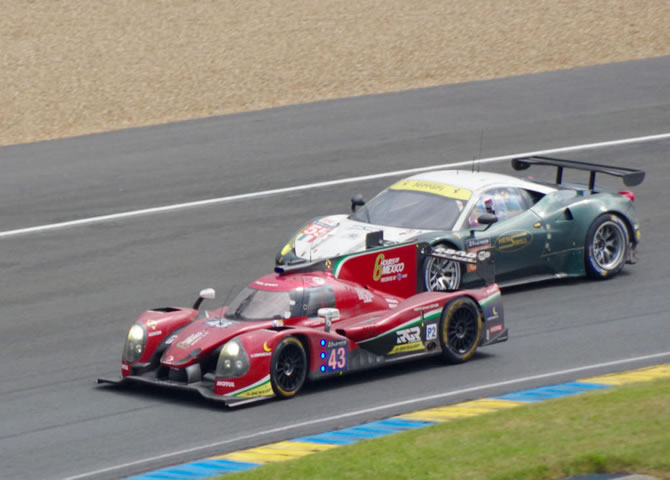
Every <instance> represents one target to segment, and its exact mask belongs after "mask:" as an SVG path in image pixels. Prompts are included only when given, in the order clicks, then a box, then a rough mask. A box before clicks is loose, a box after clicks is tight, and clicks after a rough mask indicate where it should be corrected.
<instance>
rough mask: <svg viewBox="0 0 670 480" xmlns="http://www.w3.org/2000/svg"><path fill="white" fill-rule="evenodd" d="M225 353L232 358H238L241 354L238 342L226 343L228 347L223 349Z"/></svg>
mask: <svg viewBox="0 0 670 480" xmlns="http://www.w3.org/2000/svg"><path fill="white" fill-rule="evenodd" d="M223 351H224V352H225V353H226V354H227V355H230V356H231V357H237V355H238V354H239V353H240V346H239V345H238V344H237V342H228V343H226V346H225V347H223Z"/></svg>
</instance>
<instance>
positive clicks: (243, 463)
mask: <svg viewBox="0 0 670 480" xmlns="http://www.w3.org/2000/svg"><path fill="white" fill-rule="evenodd" d="M659 378H670V363H668V364H662V365H657V366H653V367H646V368H641V369H637V370H629V371H625V372H619V373H610V374H606V375H600V376H596V377H589V378H583V379H580V380H577V381H575V382H567V383H561V384H557V385H548V386H543V387H538V388H532V389H528V390H520V391H518V392H512V393H507V394H505V395H500V396H497V397H491V398H482V399H479V400H470V401H467V402H462V403H457V404H454V405H446V406H442V407H435V408H429V409H425V410H417V411H415V412H411V413H407V414H403V415H398V416H396V417H391V418H388V419H386V420H381V421H377V422H370V423H364V424H362V425H358V426H355V427H349V428H345V429H342V430H335V431H331V432H325V433H320V434H317V435H312V436H308V437H300V438H295V439H293V440H287V441H282V442H277V443H271V444H269V445H263V446H260V447H254V448H249V449H247V450H241V451H238V452H231V453H227V454H225V455H219V456H216V457H211V458H208V459H205V460H199V461H197V462H190V463H186V464H183V465H178V466H175V467H169V468H164V469H161V470H156V471H154V472H150V473H146V474H143V475H137V476H133V477H128V478H129V479H132V480H158V479H167V480H169V479H193V480H201V479H207V478H212V477H217V476H221V475H225V474H226V473H230V472H240V471H244V470H249V469H251V468H255V467H257V466H260V465H264V464H268V463H274V462H283V461H286V460H293V459H295V458H300V457H304V456H305V455H310V454H312V453H316V452H322V451H325V450H330V449H333V448H337V447H338V446H340V445H349V444H352V443H356V442H359V441H360V440H366V439H372V438H377V437H381V436H385V435H391V434H393V433H397V432H402V431H406V430H411V429H415V428H423V427H426V426H429V425H434V424H436V423H442V422H448V421H449V420H454V419H459V418H465V417H474V416H479V415H484V414H487V413H494V412H497V411H499V410H505V409H510V408H515V407H518V406H521V405H528V404H531V403H536V402H543V401H545V400H550V399H554V398H562V397H566V396H569V395H578V394H580V393H584V392H590V391H595V390H600V389H605V388H612V387H614V386H618V385H625V384H630V383H639V382H649V381H653V380H656V379H659Z"/></svg>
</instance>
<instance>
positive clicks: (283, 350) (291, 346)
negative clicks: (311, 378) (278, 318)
mask: <svg viewBox="0 0 670 480" xmlns="http://www.w3.org/2000/svg"><path fill="white" fill-rule="evenodd" d="M306 378H307V354H306V353H305V347H303V345H302V343H300V340H298V339H297V338H296V337H285V338H283V339H282V340H281V341H280V342H279V343H278V344H277V346H276V347H275V349H274V353H273V354H272V363H271V365H270V380H271V382H272V390H274V392H275V395H277V396H278V397H280V398H291V397H293V396H295V394H296V393H298V391H299V390H300V388H301V387H302V386H303V384H304V383H305V379H306Z"/></svg>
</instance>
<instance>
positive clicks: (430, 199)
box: [349, 189, 465, 230]
mask: <svg viewBox="0 0 670 480" xmlns="http://www.w3.org/2000/svg"><path fill="white" fill-rule="evenodd" d="M464 206H465V202H464V201H463V200H457V199H454V198H448V197H445V196H443V195H434V194H432V193H426V192H416V191H411V190H391V189H389V190H384V191H383V192H382V193H380V194H379V195H377V196H376V197H375V198H373V199H372V200H370V201H369V202H368V203H366V204H365V205H364V206H363V207H361V208H359V209H358V210H357V211H356V212H355V213H354V214H353V215H351V216H350V217H349V218H351V219H352V220H357V221H359V222H365V223H372V224H374V225H385V226H389V227H402V228H416V229H420V230H451V229H452V228H453V226H454V224H455V223H456V220H457V219H458V216H459V215H460V213H461V211H462V210H463V207H464Z"/></svg>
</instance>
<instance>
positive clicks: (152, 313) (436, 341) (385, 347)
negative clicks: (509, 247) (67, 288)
mask: <svg viewBox="0 0 670 480" xmlns="http://www.w3.org/2000/svg"><path fill="white" fill-rule="evenodd" d="M427 255H435V256H440V257H442V258H447V259H449V260H452V261H454V260H455V261H458V262H462V263H466V264H472V267H476V269H477V271H478V272H479V274H480V276H481V277H482V279H483V283H484V285H483V286H482V287H480V288H473V289H469V290H460V291H450V292H422V291H421V290H422V289H423V286H422V285H423V282H421V279H422V276H421V266H422V265H423V260H424V258H425V256H427ZM493 268H494V260H493V256H492V255H491V251H490V250H480V251H479V252H477V253H476V254H475V253H466V252H461V251H456V250H447V251H440V252H432V251H431V249H430V246H429V245H428V244H416V243H411V244H404V245H394V246H392V247H382V248H375V249H371V250H367V251H365V252H362V253H355V254H350V255H345V256H342V257H338V258H334V259H327V260H322V261H319V262H315V263H312V264H303V265H299V266H296V267H292V268H288V267H287V268H286V269H283V268H282V267H278V268H277V271H276V272H275V273H273V274H269V275H265V276H263V277H261V278H259V279H258V280H255V281H253V282H251V283H250V284H249V286H248V287H247V288H245V289H244V290H243V291H242V292H240V294H239V295H238V296H237V297H236V298H235V299H234V300H233V301H232V302H231V303H230V305H229V306H223V307H219V308H215V309H213V310H202V311H199V307H200V304H201V302H202V301H203V300H205V299H206V300H211V299H213V298H214V291H213V290H212V289H206V290H203V291H202V292H201V294H200V298H199V299H198V300H197V301H196V302H195V305H194V306H193V308H179V307H167V308H156V309H153V310H149V311H147V312H145V313H143V314H142V315H140V317H139V318H138V319H137V320H136V321H135V323H134V324H133V325H132V326H131V328H130V330H129V332H128V338H127V340H126V343H125V346H124V349H123V356H122V364H121V377H120V378H115V379H104V378H101V379H98V382H99V383H117V384H118V383H133V382H134V383H146V384H153V385H159V386H162V387H169V388H173V389H180V390H193V391H197V392H198V393H200V394H201V395H202V396H204V397H206V398H209V399H215V400H220V401H223V402H225V404H226V405H230V406H235V405H240V404H243V403H247V402H251V401H256V400H261V399H267V398H271V397H275V396H276V397H280V398H290V397H293V396H294V395H295V394H296V393H298V391H299V390H300V388H301V387H302V386H303V384H304V383H305V381H306V380H318V379H321V378H325V377H329V376H332V375H340V374H342V373H344V372H354V371H359V370H364V369H369V368H373V367H377V366H381V365H386V364H389V363H391V362H396V361H400V360H407V359H410V358H416V357H423V356H430V355H442V356H443V357H444V359H445V360H446V361H448V362H450V363H460V362H464V361H466V360H468V359H469V358H471V357H472V356H473V355H474V354H475V351H476V349H477V348H478V347H479V346H484V345H490V344H493V343H498V342H502V341H505V340H507V337H508V333H507V329H506V328H505V324H504V320H503V308H502V300H501V296H500V290H499V288H498V285H497V284H495V283H493Z"/></svg>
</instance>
